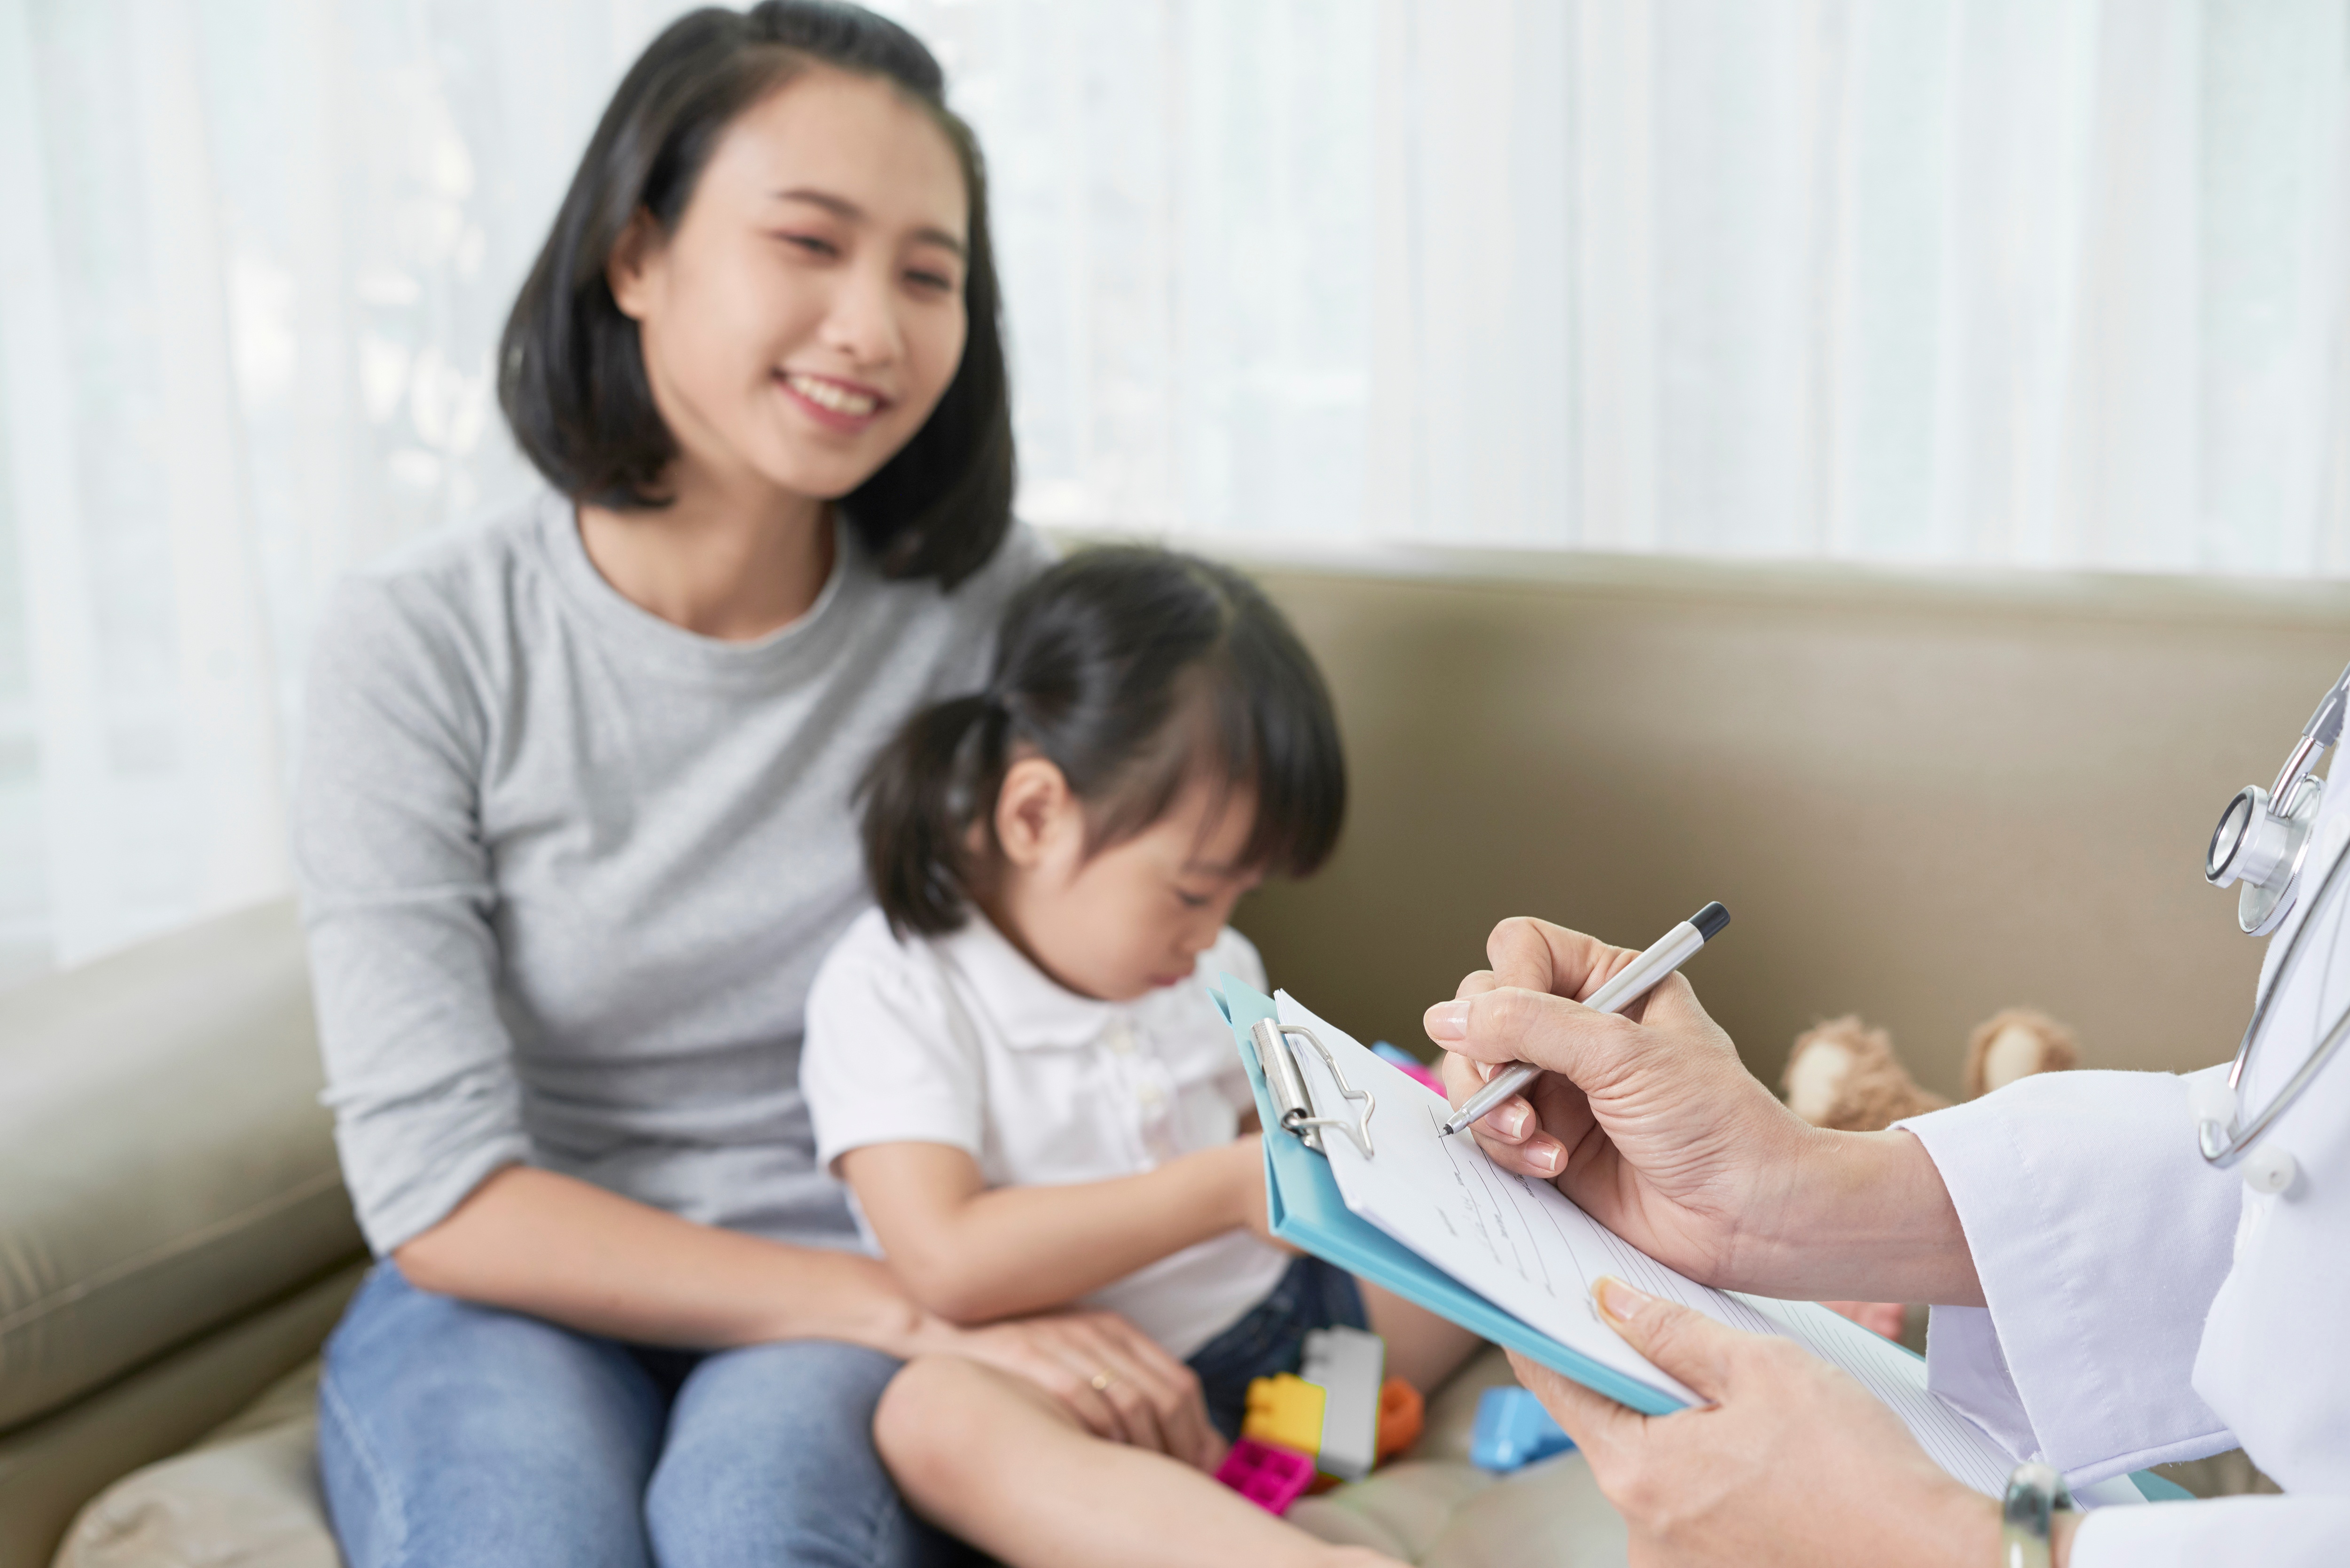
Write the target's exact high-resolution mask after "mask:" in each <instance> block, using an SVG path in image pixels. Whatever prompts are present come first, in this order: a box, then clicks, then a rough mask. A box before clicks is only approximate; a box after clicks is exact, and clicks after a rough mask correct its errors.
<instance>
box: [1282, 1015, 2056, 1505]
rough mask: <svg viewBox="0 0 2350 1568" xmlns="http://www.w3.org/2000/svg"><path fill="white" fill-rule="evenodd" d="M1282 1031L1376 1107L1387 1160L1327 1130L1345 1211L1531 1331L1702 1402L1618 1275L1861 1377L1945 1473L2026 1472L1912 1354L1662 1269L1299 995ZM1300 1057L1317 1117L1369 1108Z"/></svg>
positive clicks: (1986, 1485)
mask: <svg viewBox="0 0 2350 1568" xmlns="http://www.w3.org/2000/svg"><path fill="white" fill-rule="evenodd" d="M1276 1002H1277V1005H1278V1007H1279V1009H1280V1017H1281V1022H1282V1023H1288V1024H1295V1025H1299V1026H1302V1027H1304V1028H1307V1029H1311V1030H1313V1031H1314V1032H1315V1034H1316V1035H1318V1036H1319V1037H1320V1038H1321V1040H1322V1042H1323V1044H1326V1045H1327V1046H1329V1048H1330V1050H1331V1053H1332V1054H1334V1055H1335V1056H1336V1057H1337V1059H1338V1064H1339V1067H1340V1069H1341V1070H1342V1071H1344V1072H1345V1074H1346V1075H1347V1081H1348V1082H1350V1083H1352V1084H1353V1085H1355V1086H1356V1087H1357V1088H1367V1089H1369V1090H1370V1091H1371V1093H1372V1094H1373V1095H1374V1096H1377V1099H1378V1111H1377V1113H1376V1114H1375V1115H1374V1116H1372V1118H1371V1121H1370V1124H1369V1127H1370V1133H1371V1138H1372V1147H1373V1148H1374V1150H1375V1151H1376V1152H1375V1154H1374V1156H1373V1158H1368V1159H1366V1158H1364V1157H1363V1154H1362V1151H1361V1150H1359V1149H1357V1147H1355V1145H1354V1144H1353V1142H1352V1141H1351V1140H1349V1139H1348V1138H1347V1137H1345V1136H1344V1135H1342V1134H1340V1133H1338V1132H1337V1131H1336V1129H1335V1128H1325V1129H1324V1133H1325V1135H1326V1136H1325V1137H1323V1140H1322V1144H1323V1147H1324V1149H1325V1150H1326V1152H1327V1154H1328V1156H1329V1159H1330V1173H1331V1175H1332V1176H1333V1177H1334V1178H1335V1179H1336V1181H1337V1183H1338V1191H1339V1194H1340V1196H1342V1197H1343V1198H1345V1199H1346V1201H1347V1208H1348V1209H1349V1210H1352V1211H1353V1212H1355V1213H1357V1214H1359V1215H1361V1216H1362V1217H1363V1218H1364V1219H1365V1220H1369V1221H1370V1222H1371V1223H1372V1224H1374V1225H1376V1226H1378V1228H1379V1229H1380V1230H1381V1231H1386V1232H1387V1233H1388V1235H1390V1236H1392V1237H1394V1238H1395V1239H1396V1240H1397V1241H1400V1242H1402V1243H1403V1244H1404V1245H1405V1246H1407V1247H1409V1248H1410V1249H1411V1250H1412V1251H1415V1252H1418V1253H1419V1255H1420V1256H1421V1257H1423V1258H1426V1259H1427V1260H1428V1261H1429V1262H1431V1263H1434V1264H1435V1265H1436V1266H1437V1267H1438V1268H1440V1269H1442V1270H1443V1271H1444V1272H1447V1273H1449V1274H1451V1276H1452V1277H1453V1278H1454V1279H1456V1280H1459V1281H1460V1282H1461V1283H1462V1284H1464V1285H1467V1286H1468V1287H1469V1288H1470V1289H1471V1290H1473V1291H1475V1292H1477V1293H1479V1294H1481V1295H1482V1296H1484V1297H1485V1298H1486V1299H1487V1300H1489V1301H1491V1302H1492V1303H1494V1304H1496V1305H1498V1306H1501V1307H1503V1308H1505V1309H1506V1310H1508V1311H1509V1312H1511V1313H1513V1314H1515V1315H1516V1316H1518V1317H1519V1318H1521V1319H1523V1321H1524V1322H1526V1323H1527V1324H1531V1325H1532V1326H1534V1327H1535V1328H1538V1329H1540V1330H1541V1331H1542V1332H1543V1333H1544V1334H1549V1335H1550V1336H1551V1337H1552V1338H1553V1339H1555V1340H1557V1341H1558V1342H1559V1343H1560V1344H1562V1345H1566V1346H1568V1347H1569V1348H1571V1349H1573V1350H1575V1351H1578V1352H1580V1353H1581V1354H1583V1355H1587V1356H1589V1357H1590V1358H1591V1359H1592V1360H1594V1361H1596V1362H1599V1363H1600V1364H1601V1365H1603V1366H1608V1367H1611V1368H1614V1369H1616V1370H1617V1371H1620V1372H1622V1373H1624V1374H1625V1375H1626V1376H1629V1377H1632V1378H1635V1379H1637V1380H1638V1381H1639V1382H1642V1383H1645V1384H1647V1385H1648V1386H1650V1387H1653V1388H1657V1389H1660V1390H1662V1391H1664V1392H1667V1393H1669V1394H1671V1395H1672V1396H1674V1397H1677V1398H1680V1399H1686V1400H1688V1401H1690V1403H1692V1404H1696V1403H1702V1401H1700V1400H1699V1399H1698V1397H1697V1396H1696V1395H1695V1394H1694V1393H1692V1392H1691V1391H1690V1389H1688V1388H1687V1387H1685V1386H1682V1385H1681V1384H1680V1383H1679V1381H1677V1380H1676V1379H1674V1378H1672V1377H1670V1376H1667V1375H1666V1374H1665V1373H1663V1372H1662V1371H1659V1369H1658V1368H1657V1367H1656V1366H1655V1365H1653V1364H1652V1363H1651V1362H1649V1361H1648V1358H1647V1357H1646V1356H1643V1355H1640V1353H1639V1352H1638V1351H1636V1350H1634V1349H1633V1348H1632V1347H1631V1346H1630V1345H1627V1344H1625V1343H1624V1341H1623V1340H1622V1339H1621V1338H1620V1337H1619V1336H1618V1335H1617V1333H1616V1331H1615V1330H1614V1329H1611V1328H1609V1327H1608V1326H1607V1324H1606V1323H1605V1322H1604V1321H1602V1319H1601V1318H1600V1316H1599V1314H1598V1312H1597V1310H1596V1308H1595V1307H1594V1306H1593V1304H1592V1301H1591V1287H1592V1285H1593V1283H1594V1282H1596V1281H1597V1280H1598V1278H1599V1277H1600V1276H1601V1275H1602V1274H1614V1275H1615V1276H1616V1277H1617V1278H1618V1279H1621V1280H1623V1281H1625V1282H1627V1283H1628V1284H1631V1285H1633V1286H1634V1287H1636V1288H1637V1289H1639V1290H1643V1291H1647V1292H1648V1293H1649V1294H1651V1295H1656V1296H1661V1297H1662V1298H1664V1299H1665V1300H1667V1301H1671V1302H1679V1303H1681V1304H1682V1305H1684V1306H1688V1307H1693V1308H1695V1309H1696V1310H1697V1311H1699V1312H1701V1313H1704V1314H1706V1315H1707V1316H1709V1317H1711V1318H1713V1319H1716V1320H1717V1321H1719V1322H1721V1323H1725V1324H1730V1325H1731V1327H1733V1328H1740V1329H1744V1330H1746V1331H1747V1332H1749V1333H1752V1334H1781V1335H1783V1336H1785V1337H1787V1338H1790V1339H1793V1340H1794V1341H1795V1342H1796V1343H1798V1344H1799V1345H1804V1347H1805V1348H1806V1349H1808V1350H1810V1351H1811V1352H1812V1353H1813V1354H1814V1355H1818V1356H1819V1357H1820V1358H1821V1359H1823V1360H1825V1361H1827V1362H1829V1363H1831V1364H1833V1365H1835V1366H1840V1367H1842V1368H1843V1369H1844V1370H1845V1371H1846V1372H1848V1373H1850V1374H1852V1376H1855V1377H1856V1378H1858V1379H1859V1380H1860V1382H1861V1384H1862V1385H1863V1386H1866V1388H1867V1389H1868V1391H1869V1392H1870V1393H1872V1394H1874V1395H1876V1396H1877V1398H1879V1399H1881V1400H1883V1401H1884V1402H1885V1403H1886V1404H1887V1406H1889V1407H1892V1409H1893V1411H1894V1412H1895V1414H1897V1415H1898V1416H1899V1417H1901V1418H1902V1420H1903V1421H1904V1422H1906V1423H1908V1428H1909V1430H1910V1432H1911V1433H1912V1434H1913V1435H1914V1436H1915V1437H1916V1438H1917V1439H1918V1443H1919V1445H1920V1446H1921V1447H1923V1448H1924V1449H1925V1450H1926V1452H1927V1453H1928V1454H1929V1455H1931V1456H1932V1458H1933V1459H1934V1461H1935V1463H1937V1464H1939V1465H1940V1466H1941V1467H1942V1468H1943V1469H1945V1470H1948V1471H1949V1472H1950V1474H1951V1475H1953V1476H1955V1477H1957V1478H1958V1479H1959V1480H1961V1481H1963V1482H1965V1483H1966V1484H1967V1485H1969V1486H1970V1487H1972V1488H1974V1489H1975V1490H1977V1491H1981V1492H1985V1493H1988V1494H1990V1495H1991V1496H1993V1497H1996V1496H1998V1495H1999V1494H2000V1492H2001V1491H2002V1490H2004V1488H2005V1486H2006V1483H2007V1476H2008V1472H2009V1471H2010V1470H2011V1469H2013V1468H2014V1465H2015V1461H2014V1459H2012V1458H2010V1457H2009V1455H2008V1454H2007V1452H2006V1450H2005V1449H2002V1448H2001V1447H2000V1446H1999V1445H1998V1444H1997V1443H1994V1442H1993V1441H1991V1438H1988V1437H1986V1436H1985V1435H1984V1434H1983V1432H1982V1431H1981V1428H1977V1427H1976V1426H1975V1425H1974V1424H1973V1423H1972V1422H1970V1421H1969V1420H1968V1419H1967V1418H1966V1417H1963V1416H1961V1415H1960V1414H1959V1413H1958V1412H1957V1411H1955V1410H1953V1409H1951V1408H1950V1407H1949V1406H1948V1405H1945V1404H1944V1403H1943V1402H1942V1401H1941V1400H1940V1399H1939V1397H1936V1396H1935V1395H1933V1394H1932V1393H1930V1392H1929V1391H1928V1389H1927V1387H1926V1368H1925V1366H1924V1365H1923V1364H1922V1363H1920V1362H1919V1361H1918V1359H1917V1358H1916V1357H1914V1356H1912V1355H1909V1354H1908V1352H1907V1351H1905V1350H1903V1349H1901V1348H1900V1347H1899V1346H1898V1345H1892V1344H1890V1343H1888V1342H1887V1341H1886V1340H1884V1339H1882V1338H1880V1337H1878V1336H1877V1334H1872V1333H1870V1332H1869V1331H1868V1330H1866V1329H1865V1328H1863V1327H1861V1326H1860V1325H1859V1324H1856V1323H1853V1322H1851V1321H1849V1320H1848V1319H1846V1318H1842V1317H1839V1316H1837V1315H1836V1314H1834V1313H1832V1312H1829V1311H1828V1310H1827V1309H1826V1308H1825V1307H1822V1306H1818V1305H1815V1304H1814V1303H1806V1302H1783V1301H1773V1300H1771V1299H1769V1298H1767V1297H1762V1296H1748V1295H1743V1294H1740V1293H1735V1292H1723V1291H1717V1290H1712V1289H1710V1288H1709V1287H1707V1286H1704V1285H1700V1284H1699V1283H1697V1282H1695V1281H1693V1280H1690V1279H1687V1278H1684V1277H1683V1276H1682V1275H1680V1274H1679V1273H1676V1272H1673V1271H1672V1270H1671V1269H1669V1268H1667V1267H1665V1265H1664V1264H1662V1263H1659V1262H1657V1261H1656V1260H1655V1259H1653V1258H1651V1257H1649V1256H1648V1254H1647V1253H1645V1252H1643V1251H1640V1250H1639V1249H1638V1248H1637V1247H1635V1246H1633V1245H1632V1244H1631V1243H1630V1242H1628V1241H1624V1240H1623V1239H1622V1238H1621V1237H1618V1236H1617V1235H1616V1234H1615V1233H1614V1232H1613V1231H1609V1230H1607V1228H1606V1227H1605V1226H1603V1225H1601V1224H1599V1223H1598V1222H1597V1221H1596V1220H1593V1219H1592V1218H1591V1217H1590V1216H1588V1215H1586V1213H1584V1212H1583V1210H1580V1209H1578V1208H1576V1207H1575V1204H1574V1203H1573V1202H1571V1201H1570V1200H1569V1199H1567V1198H1566V1197H1565V1194H1563V1193H1561V1192H1560V1191H1559V1190H1558V1189H1556V1188H1555V1187H1553V1186H1551V1185H1550V1184H1549V1183H1548V1182H1542V1181H1531V1180H1528V1179H1525V1178H1523V1177H1520V1176H1517V1175H1514V1174H1513V1173H1512V1172H1509V1171H1505V1170H1503V1169H1502V1168H1500V1167H1499V1166H1497V1165H1495V1164H1493V1162H1492V1160H1490V1159H1488V1158H1486V1157H1485V1153H1484V1151H1483V1150H1482V1149H1481V1148H1479V1147H1477V1141H1476V1139H1474V1138H1472V1137H1467V1136H1465V1135H1463V1136H1461V1137H1449V1138H1448V1137H1443V1136H1441V1128H1442V1127H1443V1124H1444V1118H1445V1116H1447V1115H1448V1114H1450V1112H1451V1106H1448V1105H1447V1104H1446V1103H1445V1101H1444V1098H1443V1096H1440V1095H1437V1094H1435V1093H1433V1092H1431V1091H1430V1089H1429V1088H1427V1086H1426V1085H1422V1084H1419V1083H1418V1082H1416V1081H1414V1080H1413V1079H1411V1078H1410V1077H1409V1076H1407V1075H1405V1074H1403V1073H1402V1072H1400V1071H1399V1070H1398V1069H1397V1068H1396V1067H1394V1066H1393V1065H1392V1064H1388V1063H1386V1062H1383V1061H1381V1060H1379V1058H1378V1057H1377V1056H1375V1055H1373V1054H1371V1053H1370V1052H1368V1051H1367V1050H1365V1049H1363V1047H1362V1046H1361V1045H1360V1044H1357V1042H1356V1041H1355V1040H1354V1038H1353V1037H1352V1036H1350V1035H1348V1034H1347V1033H1346V1032H1345V1031H1344V1030H1340V1029H1336V1028H1334V1027H1332V1026H1331V1025H1330V1024H1328V1023H1325V1022H1323V1021H1322V1020H1321V1019H1319V1018H1316V1017H1315V1015H1314V1014H1313V1013H1312V1012H1308V1011H1307V1010H1306V1009H1305V1008H1304V1007H1302V1006H1300V1005H1299V1004H1298V1003H1297V1002H1296V1000H1295V998H1293V997H1291V996H1290V995H1289V994H1288V993H1286V992H1282V993H1279V994H1278V996H1277V997H1276ZM1298 1044H1299V1045H1300V1049H1299V1050H1297V1051H1296V1052H1295V1055H1296V1057H1297V1060H1298V1064H1299V1066H1300V1067H1301V1068H1302V1069H1303V1070H1304V1072H1305V1081H1306V1085H1307V1086H1308V1088H1309V1089H1310V1090H1311V1092H1312V1094H1313V1096H1314V1104H1315V1106H1316V1107H1317V1114H1320V1115H1324V1116H1328V1115H1333V1114H1336V1112H1335V1111H1334V1110H1333V1107H1336V1106H1345V1108H1346V1110H1347V1111H1348V1112H1352V1111H1353V1110H1355V1109H1356V1106H1351V1105H1347V1102H1346V1101H1345V1100H1344V1099H1343V1098H1341V1097H1340V1096H1339V1094H1338V1090H1337V1087H1336V1085H1334V1084H1333V1083H1332V1082H1331V1081H1330V1075H1329V1071H1328V1069H1327V1068H1326V1067H1325V1066H1324V1065H1323V1064H1322V1060H1321V1058H1320V1056H1319V1055H1318V1054H1315V1051H1314V1050H1313V1049H1312V1048H1311V1047H1310V1046H1306V1045H1305V1044H1304V1043H1303V1042H1299V1043H1298Z"/></svg>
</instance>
